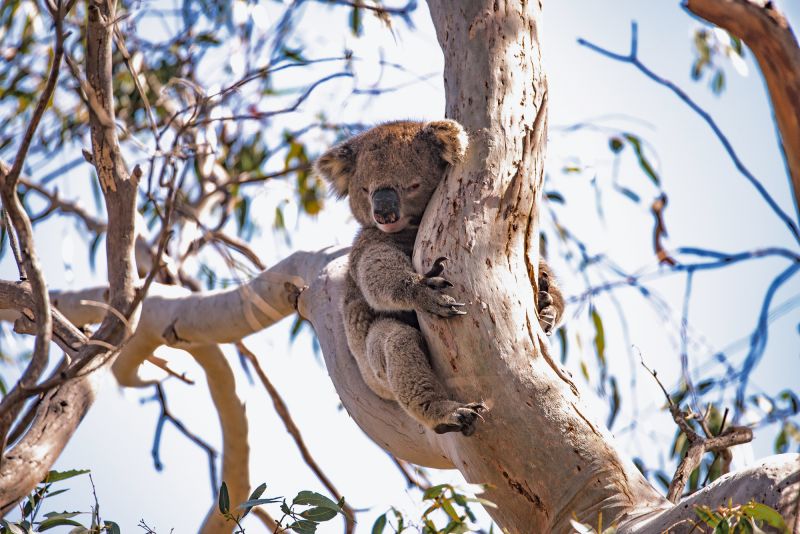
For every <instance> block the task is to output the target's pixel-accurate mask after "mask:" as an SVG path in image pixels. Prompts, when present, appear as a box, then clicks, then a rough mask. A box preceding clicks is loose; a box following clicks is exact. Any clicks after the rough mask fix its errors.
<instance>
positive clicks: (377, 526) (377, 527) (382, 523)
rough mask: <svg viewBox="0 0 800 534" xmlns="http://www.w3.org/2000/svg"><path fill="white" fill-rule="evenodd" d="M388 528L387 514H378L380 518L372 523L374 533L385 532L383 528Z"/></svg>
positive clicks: (380, 533) (381, 533)
mask: <svg viewBox="0 0 800 534" xmlns="http://www.w3.org/2000/svg"><path fill="white" fill-rule="evenodd" d="M384 528H386V514H385V513H384V514H382V515H380V516H378V519H376V520H375V522H374V523H373V524H372V534H383V529H384Z"/></svg>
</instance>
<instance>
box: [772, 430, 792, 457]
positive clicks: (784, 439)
mask: <svg viewBox="0 0 800 534" xmlns="http://www.w3.org/2000/svg"><path fill="white" fill-rule="evenodd" d="M788 450H789V436H787V435H786V427H782V428H781V431H780V432H778V435H777V436H776V437H775V454H783V453H784V452H787V451H788Z"/></svg>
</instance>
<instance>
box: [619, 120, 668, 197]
mask: <svg viewBox="0 0 800 534" xmlns="http://www.w3.org/2000/svg"><path fill="white" fill-rule="evenodd" d="M623 137H624V138H625V139H627V140H628V143H629V144H630V145H631V147H632V148H633V152H634V153H635V154H636V159H637V160H638V161H639V167H641V168H642V170H643V171H644V173H645V174H646V175H647V176H649V177H650V179H651V180H652V181H653V183H654V184H656V185H659V182H660V180H659V178H658V174H657V173H656V171H655V169H654V168H653V166H652V165H651V164H650V161H648V159H647V157H646V156H645V155H644V150H643V149H642V140H641V139H639V138H638V137H637V136H635V135H633V134H630V133H626V134H623Z"/></svg>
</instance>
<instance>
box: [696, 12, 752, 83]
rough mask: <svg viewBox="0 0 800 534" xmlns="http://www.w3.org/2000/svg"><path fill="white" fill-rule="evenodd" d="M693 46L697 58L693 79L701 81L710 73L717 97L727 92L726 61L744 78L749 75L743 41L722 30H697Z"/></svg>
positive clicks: (704, 28) (716, 28)
mask: <svg viewBox="0 0 800 534" xmlns="http://www.w3.org/2000/svg"><path fill="white" fill-rule="evenodd" d="M693 44H694V50H695V54H696V58H695V60H694V63H692V79H693V80H695V81H698V80H701V79H703V78H704V77H705V75H706V73H708V74H709V78H710V81H709V87H710V88H711V91H712V92H713V93H714V94H715V95H720V94H722V92H723V91H724V90H725V69H724V67H723V65H724V62H725V60H727V61H729V62H730V64H731V65H733V67H734V69H736V71H737V72H738V73H739V74H741V75H742V76H745V75H746V74H747V64H746V63H745V62H744V45H743V44H742V41H741V40H740V39H739V38H737V37H736V36H734V35H731V34H729V33H728V32H726V31H725V30H723V29H722V28H718V27H714V28H706V27H703V28H698V29H696V30H695V31H694V36H693Z"/></svg>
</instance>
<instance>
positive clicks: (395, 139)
mask: <svg viewBox="0 0 800 534" xmlns="http://www.w3.org/2000/svg"><path fill="white" fill-rule="evenodd" d="M466 149H467V135H466V133H465V132H464V129H463V128H462V127H461V125H460V124H458V123H457V122H455V121H451V120H442V121H434V122H427V123H423V122H412V121H401V122H392V123H388V124H383V125H380V126H377V127H375V128H372V129H370V130H368V131H366V132H364V133H362V134H360V135H357V136H355V137H353V138H351V139H349V140H347V141H345V142H343V143H341V144H339V145H337V146H335V147H333V148H331V149H330V150H328V151H327V152H326V153H324V154H323V155H322V156H320V158H319V159H318V160H317V163H316V170H317V172H318V173H319V174H320V175H321V176H322V177H323V178H325V179H326V180H327V181H328V182H329V183H330V184H331V187H332V188H333V190H334V191H335V192H336V194H337V195H339V196H340V197H344V196H348V197H349V200H350V209H351V211H352V213H353V216H354V217H355V218H356V220H357V221H358V222H359V223H360V224H361V230H360V231H359V233H358V235H357V237H356V239H355V242H354V243H353V248H352V249H351V252H350V265H349V274H350V276H349V277H348V280H347V289H346V293H345V298H344V303H343V313H344V320H345V332H346V335H347V341H348V345H349V346H350V350H351V352H352V353H353V356H354V357H355V359H356V362H357V363H358V367H359V370H360V371H361V375H362V376H363V378H364V381H365V382H366V383H367V385H368V386H369V387H370V388H371V389H372V390H373V391H374V392H375V393H376V394H377V395H379V396H380V397H382V398H384V399H388V400H395V401H397V402H398V403H399V404H400V405H401V406H402V407H403V409H405V410H406V411H407V412H408V413H409V414H411V415H412V416H413V417H415V418H416V419H417V420H418V421H420V422H421V423H423V424H424V425H426V426H428V427H429V428H431V429H433V430H435V431H436V432H439V433H443V432H455V431H460V432H462V433H463V434H464V435H467V436H469V435H471V434H472V433H473V432H474V431H475V424H476V422H477V420H478V419H480V418H481V413H483V412H485V411H486V409H487V408H486V406H484V405H483V404H482V403H480V402H474V403H462V402H458V401H455V400H452V399H451V398H450V397H449V395H448V393H447V391H446V390H445V387H444V385H443V384H442V383H441V381H440V380H439V379H438V378H437V377H436V375H435V374H434V372H433V369H432V368H431V366H430V362H429V359H428V351H427V347H426V345H425V340H424V339H423V337H422V333H421V332H420V331H419V328H418V323H417V319H416V315H415V313H414V312H427V313H432V314H434V315H438V316H440V317H454V316H457V315H463V314H464V313H465V312H464V311H463V310H462V307H463V306H464V304H462V303H460V302H458V301H456V299H454V298H453V297H452V296H450V295H448V294H446V293H445V292H444V290H446V289H447V288H449V287H452V284H450V282H448V281H447V280H446V279H445V278H443V277H442V276H441V274H442V272H443V270H444V260H445V259H444V258H440V259H439V260H437V261H436V262H435V264H434V265H433V266H432V268H431V270H430V271H429V272H428V273H427V274H425V275H422V274H418V273H417V272H416V271H415V270H414V268H413V266H412V264H411V255H412V253H413V248H414V241H415V239H416V235H417V228H418V225H419V222H420V220H421V219H422V215H423V214H424V213H425V208H426V206H427V205H428V201H429V200H430V198H431V196H432V195H433V192H434V191H435V189H436V187H437V186H438V185H439V182H440V181H441V180H442V178H443V176H444V173H445V170H446V169H447V167H448V166H449V165H451V164H454V163H457V162H458V161H460V160H461V159H462V158H463V156H464V153H465V152H466ZM387 189H390V190H393V191H394V192H396V196H397V198H398V201H399V209H398V213H397V220H396V221H394V222H392V223H388V224H383V225H381V224H378V222H377V221H376V219H375V217H374V216H373V206H372V195H373V194H374V192H375V191H377V190H384V191H385V190H387ZM540 269H542V268H541V267H540ZM541 272H542V273H544V278H542V277H541V276H540V284H539V285H540V290H541V291H540V293H539V298H538V300H539V309H540V310H541V311H542V312H543V313H540V321H542V325H543V327H544V326H545V325H547V328H545V330H546V331H547V332H548V333H549V332H550V331H552V329H553V327H554V326H555V325H556V324H557V322H558V320H559V319H560V316H561V314H562V312H563V299H562V298H561V295H560V293H558V294H557V295H551V293H548V287H549V290H550V291H553V290H556V288H555V285H554V283H553V280H552V275H551V274H550V272H549V269H548V268H547V266H544V267H543V269H542V271H541ZM543 285H544V287H542V286H543Z"/></svg>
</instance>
